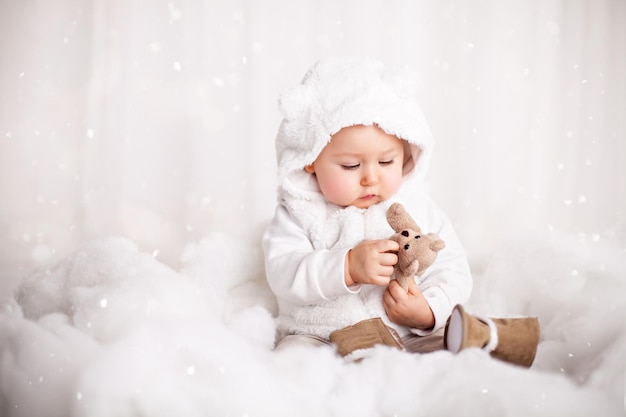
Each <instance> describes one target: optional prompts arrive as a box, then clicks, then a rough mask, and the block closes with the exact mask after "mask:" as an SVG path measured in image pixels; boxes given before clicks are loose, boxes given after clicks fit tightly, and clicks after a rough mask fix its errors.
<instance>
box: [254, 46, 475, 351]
mask: <svg viewBox="0 0 626 417" xmlns="http://www.w3.org/2000/svg"><path fill="white" fill-rule="evenodd" d="M415 90H416V83H415V77H414V76H413V74H412V73H409V72H408V71H404V70H403V71H391V70H389V69H387V68H386V67H384V66H383V65H382V64H381V63H380V62H378V61H374V60H370V59H367V58H341V59H334V60H329V61H320V62H318V63H317V64H316V65H314V66H313V67H312V68H311V69H310V70H309V71H308V72H307V74H306V75H305V77H304V79H303V81H302V83H301V84H300V85H298V86H297V87H295V88H293V89H291V90H288V91H286V92H285V93H283V94H282V96H281V97H280V100H279V105H280V109H281V111H282V113H283V116H284V119H283V122H282V123H281V126H280V129H279V131H278V135H277V139H276V152H277V159H278V202H279V204H278V207H277V209H276V213H275V216H274V218H273V220H272V222H271V224H270V225H269V226H268V228H267V230H266V232H265V234H264V238H263V248H264V253H265V265H266V273H267V279H268V282H269V285H270V287H271V289H272V291H273V292H274V294H275V295H276V297H277V300H278V306H279V327H280V330H281V331H282V333H283V334H309V335H314V336H317V337H321V338H324V339H327V338H328V336H329V334H330V333H331V332H332V331H333V330H336V329H340V328H342V327H346V326H349V325H352V324H355V323H357V322H359V321H361V320H364V319H368V318H373V317H381V318H382V319H383V320H384V321H385V323H386V324H387V325H388V326H391V327H393V328H395V329H396V330H397V331H398V333H399V334H400V335H401V336H405V335H407V334H410V333H414V334H417V335H428V334H430V333H432V332H434V331H436V330H438V329H440V328H441V327H443V326H444V325H445V322H446V320H447V318H448V316H449V315H450V313H451V311H452V308H453V307H454V305H456V304H457V303H464V302H466V301H467V299H468V298H469V295H470V292H471V288H472V279H471V275H470V271H469V267H468V264H467V259H466V256H465V253H464V250H463V247H462V246H461V244H460V242H459V240H458V238H457V236H456V234H455V232H454V230H453V228H452V225H451V223H450V221H449V220H448V218H447V217H446V216H445V215H444V213H443V212H442V211H441V210H440V209H439V208H438V207H437V206H436V205H435V203H434V202H433V201H432V200H431V198H430V196H429V193H428V189H427V185H426V183H425V182H424V181H423V178H424V174H425V172H426V170H427V165H428V162H429V160H430V155H431V152H432V142H433V141H432V137H431V134H430V131H429V129H428V126H427V125H426V122H425V121H424V118H423V116H422V114H421V110H420V108H419V106H418V104H417V100H416V98H415V93H416V91H415ZM359 124H362V125H372V124H376V125H378V126H379V127H380V128H381V129H383V130H384V131H385V132H386V133H388V134H392V135H395V136H397V137H399V138H401V139H403V140H405V144H406V146H405V149H406V151H407V152H405V153H406V155H405V162H404V178H403V183H402V185H401V187H400V189H399V191H398V192H397V193H396V195H394V196H393V197H392V198H391V199H389V200H387V201H384V202H381V203H378V204H376V205H374V206H371V207H369V208H368V209H359V208H356V207H340V206H337V205H334V204H332V203H330V202H328V201H327V200H326V199H325V198H324V196H323V195H322V193H321V192H320V189H319V187H318V185H317V181H316V179H315V177H314V175H312V174H309V173H307V172H306V171H305V170H304V169H303V168H304V167H305V166H306V165H308V164H311V163H312V162H313V161H315V159H316V158H317V156H318V155H319V154H320V152H321V151H322V149H323V148H324V146H326V144H327V143H328V142H329V141H330V139H331V135H333V134H334V133H336V132H338V131H339V130H340V129H341V128H343V127H347V126H352V125H359ZM420 151H421V153H420ZM395 201H398V202H400V203H402V204H404V206H405V207H406V209H407V210H408V212H409V213H410V214H411V216H412V217H413V218H414V219H415V221H416V222H417V224H418V225H419V226H420V227H421V229H422V230H423V231H424V232H434V233H437V234H439V236H440V237H441V238H442V239H443V240H444V241H445V243H446V247H445V248H444V249H443V250H442V251H441V252H439V255H438V258H437V260H436V261H435V263H434V264H433V265H432V266H431V267H430V268H428V269H427V270H426V271H425V272H424V274H422V276H421V277H419V278H417V277H416V279H417V283H418V287H419V288H420V290H421V291H422V292H423V294H424V296H425V298H426V300H427V301H428V303H429V305H430V307H431V309H432V311H433V314H434V316H435V326H434V328H433V329H430V330H418V329H408V328H405V327H403V326H399V325H396V324H394V323H392V322H391V321H390V320H389V319H388V317H387V315H386V313H385V310H384V308H383V304H382V297H383V294H384V291H385V289H386V288H384V287H379V286H374V285H358V284H357V285H354V286H352V287H350V288H349V287H347V286H346V284H345V282H344V260H345V256H346V254H347V252H348V250H350V249H351V248H353V247H354V246H356V245H357V244H358V243H360V242H361V241H363V240H373V239H387V238H389V236H391V235H392V234H393V233H394V231H393V230H392V229H391V227H390V226H389V225H388V223H387V221H386V217H385V212H386V210H387V207H389V206H390V205H391V204H392V203H393V202H395Z"/></svg>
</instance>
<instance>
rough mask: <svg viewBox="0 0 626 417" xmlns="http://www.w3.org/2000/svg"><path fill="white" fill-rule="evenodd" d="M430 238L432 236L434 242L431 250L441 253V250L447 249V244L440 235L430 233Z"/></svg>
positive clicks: (431, 244)
mask: <svg viewBox="0 0 626 417" xmlns="http://www.w3.org/2000/svg"><path fill="white" fill-rule="evenodd" d="M428 236H430V238H431V239H432V242H431V243H430V249H432V250H434V251H436V252H439V251H440V250H441V249H443V248H445V247H446V243H445V242H444V241H443V240H441V238H440V237H439V235H437V234H435V233H429V234H428Z"/></svg>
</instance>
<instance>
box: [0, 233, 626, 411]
mask: <svg viewBox="0 0 626 417" xmlns="http://www.w3.org/2000/svg"><path fill="white" fill-rule="evenodd" d="M624 258H625V257H624V250H623V248H621V247H618V246H617V245H611V244H608V243H605V242H604V241H603V240H602V239H600V240H599V241H595V240H592V239H582V238H579V237H577V236H574V237H572V236H560V235H558V234H557V233H550V234H546V235H542V236H530V237H528V238H516V239H511V240H509V242H508V243H507V244H506V245H502V246H501V247H500V248H499V249H498V250H497V251H495V252H494V253H493V255H492V257H491V259H490V260H489V262H488V263H487V266H486V267H485V268H484V269H481V270H480V271H475V290H474V293H473V296H472V299H471V300H470V303H468V305H467V306H466V308H467V309H468V310H470V311H474V312H480V313H483V314H490V315H492V316H499V317H502V316H516V315H534V316H537V317H539V319H540V322H541V326H542V327H541V331H542V337H541V342H540V344H539V347H538V352H537V357H536V360H535V363H534V364H533V366H532V367H531V368H530V369H524V368H520V367H516V366H513V365H509V364H506V363H503V362H499V361H497V360H494V359H491V358H490V357H489V356H488V355H487V354H486V353H485V352H483V351H480V350H478V349H469V350H466V351H463V352H461V353H460V354H458V355H453V354H451V353H449V352H445V351H442V352H436V353H431V354H425V355H415V354H408V353H404V352H400V351H396V350H392V349H390V348H386V347H378V348H376V349H374V351H373V353H372V355H371V357H369V358H367V359H365V360H363V361H361V362H359V363H351V362H345V361H344V360H342V359H341V358H339V357H337V356H336V355H335V354H334V353H333V352H332V351H331V350H329V349H306V348H298V349H294V350H291V351H286V352H281V353H276V352H272V347H273V344H274V334H275V319H274V316H275V313H276V307H275V303H274V300H273V297H272V295H271V292H270V291H269V289H268V287H267V285H266V283H265V281H264V275H263V262H262V253H261V251H260V245H259V240H258V238H252V237H248V238H247V240H246V239H244V238H240V237H235V236H226V235H219V234H215V235H211V236H209V237H207V238H206V239H204V240H202V241H199V242H197V243H194V244H192V245H190V246H189V247H187V248H186V249H185V251H184V253H183V256H182V260H181V265H182V266H181V268H180V270H178V271H175V270H173V269H171V268H170V267H167V266H165V265H164V264H162V263H161V262H159V261H158V260H157V259H155V258H154V257H152V256H150V255H149V254H146V253H142V252H140V251H139V250H138V249H137V247H136V246H135V245H134V244H133V243H132V242H131V241H128V240H125V239H121V238H109V239H104V240H100V241H96V242H93V243H90V244H87V245H85V246H83V247H82V248H80V249H79V250H78V251H77V252H76V253H75V254H73V255H72V256H69V257H68V258H67V259H65V260H63V261H62V262H60V263H59V264H57V265H56V266H55V267H53V268H51V269H49V270H42V271H38V272H36V273H34V274H32V275H30V276H28V277H27V278H26V279H25V280H24V281H23V283H22V284H21V286H20V287H19V289H18V291H17V292H16V294H15V297H14V299H13V300H11V301H10V302H8V303H7V304H6V305H4V306H3V311H2V314H0V355H1V358H0V359H1V361H0V366H1V380H0V387H1V388H0V393H1V396H0V407H1V408H0V414H1V415H2V416H7V417H9V416H15V417H17V416H28V417H36V416H46V417H54V416H59V417H61V416H63V417H67V416H93V417H99V416H102V417H118V416H119V417H122V416H154V417H157V416H159V417H160V416H163V417H171V416H173V415H176V416H184V417H186V416H316V417H319V416H342V417H346V416H359V417H363V416H422V415H423V416H449V415H461V416H525V417H526V416H557V415H558V416H561V415H563V416H589V415H598V416H618V415H623V413H624V358H625V355H624V353H625V348H626V338H625V334H626V332H625V331H624V330H625V329H624V317H625V314H624V313H625V305H626V304H625V303H624V302H623V300H622V297H623V295H624V294H625V292H624V290H625V286H626V285H625V283H626V280H625V278H624V271H626V262H625V261H624Z"/></svg>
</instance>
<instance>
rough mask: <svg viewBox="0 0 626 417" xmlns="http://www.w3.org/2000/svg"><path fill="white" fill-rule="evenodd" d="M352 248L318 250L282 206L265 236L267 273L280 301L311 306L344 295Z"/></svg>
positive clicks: (356, 288) (350, 291) (346, 292)
mask: <svg viewBox="0 0 626 417" xmlns="http://www.w3.org/2000/svg"><path fill="white" fill-rule="evenodd" d="M349 249H350V248H341V249H331V250H326V249H324V250H315V249H314V248H313V246H312V244H311V242H310V241H309V239H308V237H307V235H306V233H305V231H304V230H303V229H302V228H301V227H300V225H299V224H297V223H296V221H295V220H294V219H293V218H292V217H291V216H290V215H289V213H288V212H287V210H286V209H285V208H284V207H282V206H279V207H278V208H277V209H276V214H275V216H274V218H273V220H272V222H271V223H270V224H269V226H268V228H267V229H266V231H265V233H264V235H263V252H264V257H265V272H266V275H267V281H268V283H269V286H270V288H271V289H272V292H274V294H275V295H276V297H277V298H278V299H279V300H280V299H282V300H285V301H288V302H290V303H292V304H298V305H310V304H317V303H320V302H322V301H325V300H330V299H333V298H336V297H339V296H341V295H344V294H349V293H355V292H358V291H359V290H360V286H358V285H355V286H352V287H350V288H348V287H347V286H346V284H345V281H344V266H345V257H346V253H347V252H348V250H349Z"/></svg>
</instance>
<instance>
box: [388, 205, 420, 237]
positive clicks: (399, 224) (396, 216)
mask: <svg viewBox="0 0 626 417" xmlns="http://www.w3.org/2000/svg"><path fill="white" fill-rule="evenodd" d="M387 222H389V225H390V226H391V228H392V229H393V230H395V232H396V233H399V232H401V231H402V230H407V229H410V230H414V231H415V232H417V233H420V232H421V229H420V227H419V226H418V225H417V223H415V221H414V220H413V218H412V217H411V216H410V215H409V213H408V212H407V211H406V209H405V208H404V206H403V205H402V204H400V203H393V204H392V205H391V206H390V207H389V208H388V209H387Z"/></svg>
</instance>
